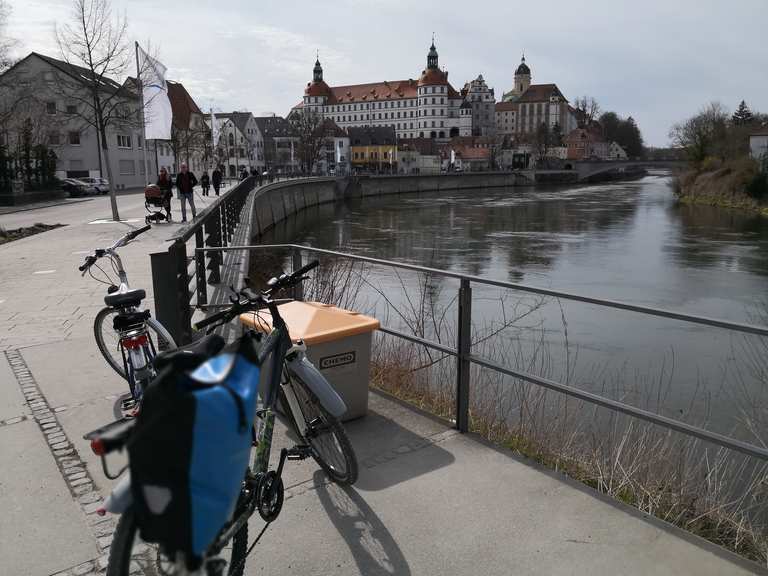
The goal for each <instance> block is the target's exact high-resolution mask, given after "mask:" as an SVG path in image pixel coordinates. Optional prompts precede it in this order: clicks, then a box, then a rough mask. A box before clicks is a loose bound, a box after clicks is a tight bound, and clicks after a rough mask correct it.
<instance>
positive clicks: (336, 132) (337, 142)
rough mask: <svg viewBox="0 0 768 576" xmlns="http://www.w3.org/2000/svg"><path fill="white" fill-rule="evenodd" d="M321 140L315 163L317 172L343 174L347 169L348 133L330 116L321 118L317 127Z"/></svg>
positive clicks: (348, 162)
mask: <svg viewBox="0 0 768 576" xmlns="http://www.w3.org/2000/svg"><path fill="white" fill-rule="evenodd" d="M319 130H320V133H321V137H322V142H321V145H320V154H319V158H318V160H317V162H316V163H315V172H317V173H318V174H333V175H335V176H342V175H345V174H346V173H347V172H348V170H349V164H350V161H349V152H350V147H349V134H347V133H346V132H345V131H344V130H342V129H341V128H340V127H339V126H338V125H337V124H336V122H334V121H333V120H331V119H330V118H326V119H325V120H323V122H322V123H321V125H320V127H319Z"/></svg>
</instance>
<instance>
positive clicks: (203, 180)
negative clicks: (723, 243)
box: [200, 170, 211, 196]
mask: <svg viewBox="0 0 768 576" xmlns="http://www.w3.org/2000/svg"><path fill="white" fill-rule="evenodd" d="M200 186H202V187H203V196H208V195H209V192H210V190H211V179H210V177H209V176H208V170H203V175H202V176H200Z"/></svg>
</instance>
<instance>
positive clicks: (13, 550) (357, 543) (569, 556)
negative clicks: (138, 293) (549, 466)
mask: <svg viewBox="0 0 768 576" xmlns="http://www.w3.org/2000/svg"><path fill="white" fill-rule="evenodd" d="M120 203H121V214H122V215H123V217H124V218H125V219H126V220H127V221H128V223H114V222H108V221H104V219H107V218H108V217H109V204H108V201H107V200H106V199H94V200H93V201H92V202H88V203H85V204H82V205H81V206H87V207H88V210H87V211H83V210H81V211H78V210H76V208H77V207H76V206H59V207H54V208H44V209H41V210H40V211H38V213H39V214H41V215H42V216H43V218H41V220H42V221H43V222H46V223H56V222H62V223H66V224H68V225H67V226H65V227H63V228H58V229H55V230H52V231H50V232H45V233H42V234H39V235H36V236H31V237H29V238H25V239H23V240H19V241H16V242H12V243H9V244H6V245H3V246H0V270H2V274H0V511H2V513H1V514H0V574H9V575H13V576H17V575H18V576H24V575H31V576H38V575H39V576H49V575H52V574H58V575H65V574H66V575H67V576H73V575H75V574H78V575H86V574H95V573H98V571H99V569H100V568H103V567H104V566H105V564H106V555H107V553H108V550H109V545H110V544H111V533H112V530H113V528H114V522H115V519H114V518H109V517H108V518H100V517H98V516H96V515H95V514H94V510H95V508H96V507H97V506H98V504H99V502H100V500H101V499H102V498H103V497H104V496H105V495H106V494H107V493H108V491H109V489H110V486H111V482H109V481H107V480H106V479H105V478H104V476H103V474H102V472H101V469H100V466H99V463H98V460H97V459H96V457H95V456H93V455H92V454H91V453H90V451H89V450H88V447H87V445H86V443H85V441H83V440H82V439H81V438H82V435H83V434H84V433H85V432H87V431H89V430H91V429H93V428H95V427H97V426H99V425H101V424H104V423H105V422H108V421H109V420H111V414H112V412H111V411H112V404H113V402H114V400H115V398H116V397H117V395H119V394H120V393H122V392H123V391H124V389H125V383H124V382H122V381H121V380H120V379H119V378H118V377H117V376H116V375H115V374H114V373H112V372H111V370H110V369H109V368H108V367H107V366H106V364H105V363H104V361H103V359H102V358H101V357H100V355H99V353H98V351H97V349H96V346H95V344H94V342H93V335H92V319H93V317H94V315H95V314H96V312H97V310H98V309H99V308H101V306H102V298H103V294H104V290H103V288H104V287H103V286H102V285H99V284H97V283H95V282H94V281H93V280H91V279H89V278H88V277H86V278H82V277H81V276H80V274H79V272H77V269H76V268H77V266H78V265H79V264H80V262H81V261H82V259H83V257H84V255H85V254H84V253H85V252H90V251H91V250H93V249H94V248H96V247H98V246H103V245H106V244H108V243H109V242H110V241H111V240H113V239H114V238H116V237H117V236H119V235H121V234H122V233H124V231H125V230H126V229H127V228H128V226H131V225H137V226H138V225H142V224H143V214H144V208H143V200H142V199H141V198H140V197H133V196H131V195H129V196H125V197H121V198H120ZM19 214H22V213H19ZM17 216H18V215H5V216H0V225H7V224H6V221H7V220H6V219H10V218H13V217H17ZM134 220H136V222H135V223H134V222H133V221H134ZM95 221H103V223H98V224H93V223H91V222H95ZM176 226H177V225H158V226H155V227H154V228H153V229H152V231H150V232H148V233H147V234H145V235H142V236H141V237H140V238H139V240H138V241H137V242H135V243H133V244H131V245H129V246H128V247H126V248H125V249H124V250H123V251H122V254H123V256H124V260H125V265H126V268H127V270H128V273H129V277H130V279H131V282H132V284H133V285H134V286H136V287H142V288H145V289H147V291H148V293H150V294H151V287H152V283H151V278H150V265H149V258H148V257H147V254H148V253H149V252H152V251H155V250H159V249H164V248H166V247H167V245H166V243H165V239H166V238H167V237H168V236H169V235H170V233H171V231H172V230H175V229H176ZM149 305H150V306H151V305H152V302H151V299H150V301H149ZM370 407H371V412H370V414H369V416H367V417H366V418H363V419H360V420H358V421H355V422H351V423H349V425H348V430H349V433H350V436H351V438H352V442H353V444H354V446H355V449H356V451H357V454H358V457H359V460H360V463H361V474H360V480H359V482H358V484H357V485H356V486H355V488H354V489H349V490H342V489H339V488H337V487H335V486H332V485H328V483H327V482H326V481H325V479H324V477H323V475H322V474H320V473H319V472H318V471H317V467H316V466H315V465H314V464H313V463H312V462H301V463H290V465H289V466H288V467H287V468H286V477H285V481H286V486H287V488H288V494H287V499H286V502H285V507H284V511H283V514H282V515H281V517H280V518H279V519H278V521H277V522H275V523H274V524H273V526H271V527H270V528H269V530H268V531H267V533H266V535H265V536H264V538H263V540H262V543H261V544H260V545H259V546H258V547H257V548H256V550H255V551H254V553H253V554H252V556H251V558H250V559H249V562H248V568H247V574H249V575H256V574H259V575H263V574H339V575H346V574H366V575H379V574H381V575H384V574H387V575H390V574H398V575H400V574H405V575H407V574H430V575H431V574H440V575H444V574H504V575H506V574H542V575H544V574H670V575H671V574H697V575H709V574H711V575H715V574H749V573H759V570H758V568H757V567H755V566H753V565H750V564H747V563H743V562H741V561H740V560H739V559H737V558H735V557H734V556H732V555H731V554H729V553H726V552H723V551H721V550H719V549H717V548H715V547H714V546H710V545H708V544H706V543H704V542H702V541H700V540H698V539H695V538H691V537H688V536H687V535H685V534H683V533H682V532H680V531H678V530H676V529H674V528H670V527H667V526H665V525H663V524H661V523H658V522H656V521H653V520H649V519H646V518H644V517H642V516H641V515H639V514H637V513H635V512H633V511H631V510H630V509H628V508H626V507H624V506H621V505H618V504H615V503H613V502H610V501H607V500H605V499H603V498H601V497H599V496H597V495H595V494H594V493H593V492H591V491H590V490H588V489H585V488H583V487H581V486H579V485H576V484H572V483H570V482H567V481H563V480H562V478H561V477H559V476H556V475H554V474H552V473H550V472H548V471H544V470H540V469H539V468H537V467H536V466H534V465H532V464H531V463H529V462H527V461H524V460H519V459H516V458H514V457H512V456H511V455H510V454H509V453H506V452H502V451H498V450H496V449H494V448H492V447H488V446H486V445H485V444H483V443H480V442H478V441H477V440H475V439H473V438H472V437H471V436H462V435H458V434H456V433H455V432H454V431H453V430H451V429H449V428H446V427H445V426H444V425H442V424H439V423H437V422H435V421H434V420H432V419H430V418H427V417H425V416H422V415H419V414H417V413H415V412H413V411H412V410H410V409H407V408H405V407H403V406H402V405H401V404H399V403H397V402H393V401H391V400H388V399H386V398H383V397H380V396H378V395H375V394H372V395H371V396H370ZM277 443H278V446H280V445H282V444H285V443H287V439H286V437H285V430H284V429H283V428H279V429H278V431H277ZM261 526H262V524H261V522H260V521H257V520H253V522H252V524H251V534H252V535H255V534H256V533H257V531H258V530H259V529H260V528H261Z"/></svg>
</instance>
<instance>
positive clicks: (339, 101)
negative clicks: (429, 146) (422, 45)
mask: <svg viewBox="0 0 768 576" xmlns="http://www.w3.org/2000/svg"><path fill="white" fill-rule="evenodd" d="M463 102H464V97H463V96H462V95H461V94H460V93H459V92H457V91H456V90H455V89H454V88H453V86H451V84H450V83H449V82H448V72H446V71H444V70H441V69H440V68H439V67H438V54H437V49H436V48H435V43H434V40H433V41H432V45H431V46H430V48H429V53H428V54H427V67H426V68H425V69H424V70H423V71H422V73H421V75H420V77H419V79H418V80H414V79H412V78H410V79H408V80H390V81H387V80H385V81H383V82H374V83H370V84H354V85H349V86H329V85H328V84H327V83H326V82H325V80H324V79H323V67H322V65H321V64H320V59H319V58H318V59H317V61H316V62H315V67H314V69H313V71H312V82H310V83H308V84H307V87H306V89H305V90H304V98H303V100H302V102H301V103H299V104H298V105H297V106H295V107H294V109H293V111H294V112H296V111H311V112H314V113H316V114H318V115H319V116H320V117H321V118H330V119H331V120H333V121H334V122H335V123H336V124H337V125H338V126H339V127H341V128H343V129H345V130H347V129H349V128H368V127H370V128H378V127H390V128H392V129H393V130H394V132H395V134H396V136H397V138H398V139H406V138H435V139H448V138H451V137H454V136H469V135H470V134H471V130H472V127H471V124H470V125H469V126H468V122H467V117H468V116H469V115H470V113H469V112H467V111H466V109H464V113H463V114H462V108H461V106H462V103H463Z"/></svg>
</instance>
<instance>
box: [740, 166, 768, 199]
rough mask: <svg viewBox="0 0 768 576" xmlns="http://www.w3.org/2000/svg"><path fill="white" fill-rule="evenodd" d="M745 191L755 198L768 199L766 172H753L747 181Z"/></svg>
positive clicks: (767, 177) (767, 175)
mask: <svg viewBox="0 0 768 576" xmlns="http://www.w3.org/2000/svg"><path fill="white" fill-rule="evenodd" d="M745 191H746V193H747V196H749V197H750V198H754V199H755V200H760V201H762V200H765V199H768V174H766V173H765V172H758V173H757V174H755V175H754V176H753V177H752V179H751V180H750V181H749V182H748V183H747V185H746V187H745Z"/></svg>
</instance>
